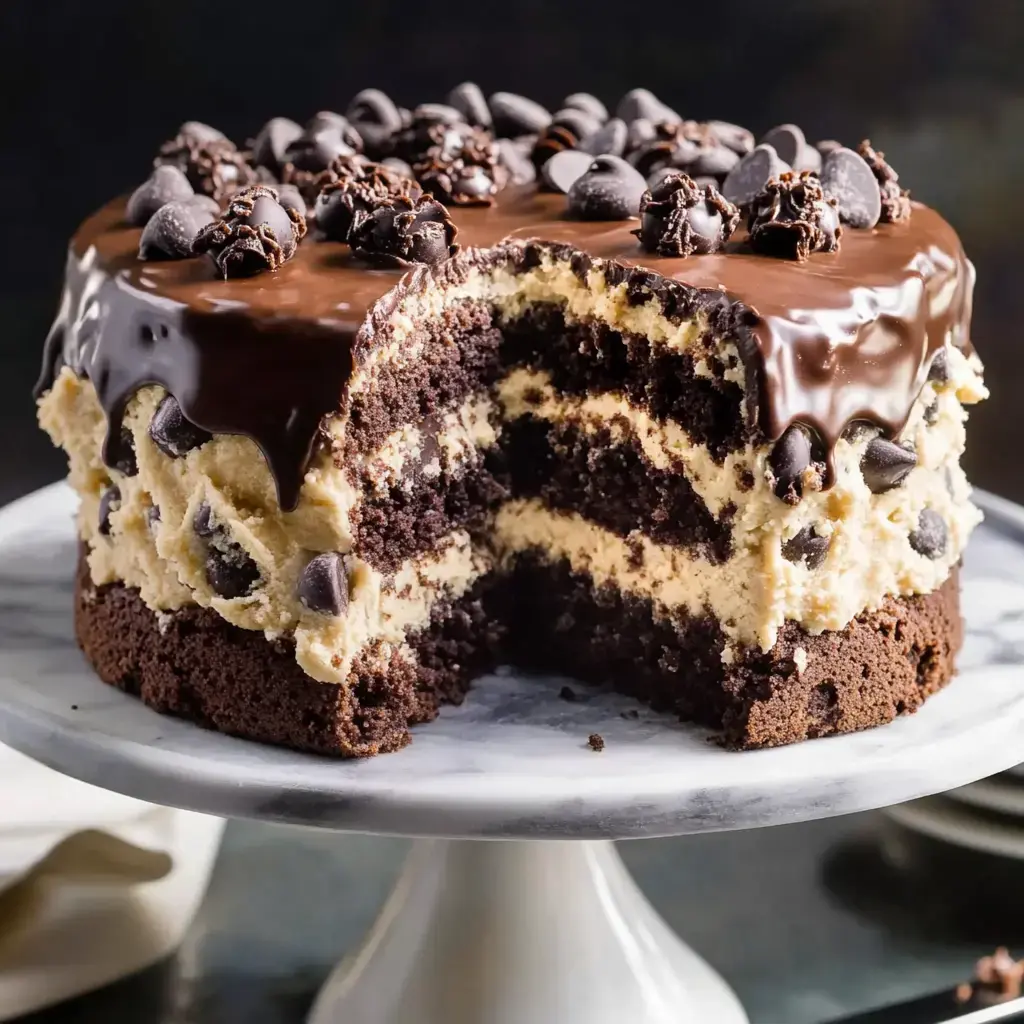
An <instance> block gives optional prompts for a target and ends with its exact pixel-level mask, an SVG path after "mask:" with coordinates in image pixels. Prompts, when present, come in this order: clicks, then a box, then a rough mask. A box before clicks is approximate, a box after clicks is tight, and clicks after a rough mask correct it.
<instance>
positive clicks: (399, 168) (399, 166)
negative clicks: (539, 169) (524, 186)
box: [381, 156, 532, 178]
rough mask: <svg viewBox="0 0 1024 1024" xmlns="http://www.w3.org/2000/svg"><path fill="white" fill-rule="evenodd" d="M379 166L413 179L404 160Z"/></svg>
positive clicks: (386, 161)
mask: <svg viewBox="0 0 1024 1024" xmlns="http://www.w3.org/2000/svg"><path fill="white" fill-rule="evenodd" d="M381 166H382V167H386V168H387V169H388V170H389V171H394V172H395V174H397V175H399V176H400V177H402V178H412V177H413V173H412V165H411V164H408V163H406V161H405V160H399V158H398V157H397V156H389V157H386V158H385V159H384V160H381ZM531 166H532V165H531Z"/></svg>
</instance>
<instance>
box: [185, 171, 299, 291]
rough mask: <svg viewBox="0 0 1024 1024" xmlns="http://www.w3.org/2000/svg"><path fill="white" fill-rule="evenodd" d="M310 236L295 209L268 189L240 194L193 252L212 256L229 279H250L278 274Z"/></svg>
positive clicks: (258, 187)
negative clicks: (269, 272)
mask: <svg viewBox="0 0 1024 1024" xmlns="http://www.w3.org/2000/svg"><path fill="white" fill-rule="evenodd" d="M305 234H306V219H305V217H303V215H302V214H301V213H300V212H299V211H298V210H296V209H295V207H293V206H282V205H281V203H280V202H279V197H278V193H277V191H276V190H275V189H272V188H270V186H268V185H253V186H251V187H249V188H246V189H243V190H242V191H241V192H238V193H237V194H236V195H235V196H234V198H233V199H232V200H231V202H230V203H229V204H228V208H227V211H226V212H225V214H224V215H223V216H222V217H221V219H220V220H218V221H215V222H214V223H212V224H208V225H207V226H206V227H205V228H203V229H202V230H201V231H200V232H199V233H198V234H197V235H196V237H195V241H194V242H193V243H192V250H193V252H195V253H196V254H197V255H199V254H201V253H208V254H209V255H210V256H211V257H212V258H213V261H214V263H215V264H216V265H217V269H218V270H219V271H220V272H221V274H222V275H223V276H224V277H225V278H228V277H248V276H250V275H252V274H257V273H259V272H260V271H261V270H277V269H278V268H279V267H280V266H281V265H282V264H283V263H285V262H286V261H287V260H290V259H291V258H292V257H293V256H294V255H295V250H296V248H297V247H298V244H299V241H300V240H301V239H302V238H303V236H304V235H305Z"/></svg>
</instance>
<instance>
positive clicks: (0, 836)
mask: <svg viewBox="0 0 1024 1024" xmlns="http://www.w3.org/2000/svg"><path fill="white" fill-rule="evenodd" d="M223 828H224V822H223V821H222V820H221V819H220V818H211V817H208V816H206V815H203V814H193V813H191V812H189V811H176V810H172V809H170V808H166V807H157V806H154V805H153V804H146V803H143V802H142V801H140V800H133V799H131V798H130V797H125V796H119V795H117V794H115V793H108V792H107V791H106V790H102V789H97V788H96V787H94V786H88V785H86V784H85V783H83V782H77V781H75V780H74V779H69V778H66V777H65V776H63V775H59V774H58V773H57V772H54V771H51V770H50V769H48V768H44V767H42V766H41V765H38V764H36V763H35V762H34V761H30V760H29V759H28V758H26V757H23V756H21V755H20V754H16V753H15V752H14V751H12V750H10V749H8V748H6V747H3V746H0V1021H4V1020H10V1019H11V1018H13V1017H19V1016H21V1015H22V1014H25V1013H29V1012H31V1011H33V1010H37V1009H41V1008H42V1007H44V1006H49V1005H50V1004H52V1003H56V1002H59V1001H61V1000H63V999H69V998H71V997H72V996H76V995H80V994H81V993H83V992H87V991H89V990H90V989H94V988H99V987H100V986H102V985H106V984H109V983H110V982H112V981H116V980H117V979H118V978H122V977H125V976H126V975H128V974H131V973H133V972H134V971H138V970H141V969H142V968H143V967H148V966H150V965H151V964H154V963H156V962H157V961H158V960H160V959H162V958H163V957H165V956H167V955H168V954H169V953H171V952H172V951H173V950H174V949H175V948H176V947H177V945H178V943H180V942H181V939H182V937H183V936H184V934H185V930H186V929H187V928H188V926H189V924H190V923H191V921H192V918H193V916H194V914H195V912H196V910H197V909H198V906H199V903H200V900H201V899H202V897H203V893H204V892H205V890H206V883H207V881H208V880H209V877H210V871H211V869H212V867H213V861H214V858H215V856H216V854H217V849H218V846H219V844H220V837H221V832H222V831H223Z"/></svg>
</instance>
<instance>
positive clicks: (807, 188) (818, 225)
mask: <svg viewBox="0 0 1024 1024" xmlns="http://www.w3.org/2000/svg"><path fill="white" fill-rule="evenodd" d="M747 230H748V232H749V233H750V244H751V246H752V247H753V249H754V250H755V251H756V252H760V253H764V254H765V255H766V256H778V257H781V258H783V259H794V260H800V261H803V260H806V259H808V258H809V257H810V254H811V253H812V252H835V251H836V250H837V249H838V248H839V239H840V237H841V236H842V231H843V229H842V225H841V224H840V223H839V211H838V210H837V209H836V201H835V199H833V198H832V197H831V196H827V195H826V194H825V192H824V190H823V189H822V187H821V182H820V181H818V179H817V178H816V177H815V176H814V175H813V174H811V173H810V172H809V171H802V172H800V173H799V174H798V173H797V172H796V171H786V172H785V173H784V174H781V175H780V176H779V177H778V178H772V179H771V181H769V182H768V184H767V185H765V187H764V188H763V189H762V190H761V192H759V193H758V195H757V196H756V197H755V198H754V200H753V202H752V203H751V206H750V215H749V217H748V218H747Z"/></svg>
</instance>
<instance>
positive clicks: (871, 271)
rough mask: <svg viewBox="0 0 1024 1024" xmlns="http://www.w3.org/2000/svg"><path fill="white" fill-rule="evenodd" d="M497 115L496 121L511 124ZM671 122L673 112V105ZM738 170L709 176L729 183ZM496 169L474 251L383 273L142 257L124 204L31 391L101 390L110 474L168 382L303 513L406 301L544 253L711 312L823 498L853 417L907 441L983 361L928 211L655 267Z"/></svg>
mask: <svg viewBox="0 0 1024 1024" xmlns="http://www.w3.org/2000/svg"><path fill="white" fill-rule="evenodd" d="M497 95H499V96H500V95H504V94H497ZM620 106H622V105H621V104H620ZM502 110H504V108H502ZM497 113H498V112H495V121H496V123H498V124H499V125H500V124H501V123H502V120H503V118H504V119H505V120H508V118H507V116H506V113H507V112H505V113H503V114H502V116H501V117H498V116H497ZM620 116H621V114H620ZM637 116H638V117H639V116H640V115H637ZM659 116H663V117H665V118H666V119H671V118H673V117H677V115H675V114H674V113H673V112H672V111H670V110H669V109H668V108H667V107H666V108H664V111H663V114H662V115H659ZM634 120H635V119H634ZM714 123H715V122H711V124H714ZM517 130H518V129H517ZM611 134H612V133H609V135H611ZM632 134H634V135H635V136H637V137H642V136H643V133H642V132H635V133H632ZM662 134H663V135H664V134H667V129H663V130H662ZM770 136H771V133H769V135H768V136H765V138H766V139H768V138H769V137H770ZM716 138H717V137H716V135H715V133H714V132H712V131H709V132H708V133H707V135H706V139H704V141H703V142H702V145H706V146H715V145H724V143H719V142H717V141H716ZM508 141H509V144H510V145H511V143H512V141H513V140H511V139H510V140H508ZM515 144H516V145H517V146H523V145H527V144H529V143H528V142H520V141H519V139H517V140H515ZM767 144H768V143H766V142H762V144H761V146H759V147H758V150H759V151H763V149H764V146H765V145H767ZM380 148H383V149H385V150H386V149H387V146H386V145H385V144H383V143H382V144H381V147H380ZM613 155H614V154H613ZM631 155H632V154H631V153H630V152H628V151H627V153H626V160H630V158H631ZM680 159H681V158H680ZM726 163H728V161H722V162H721V166H722V167H725V165H726ZM778 166H781V167H782V168H783V169H788V166H789V165H787V164H785V163H783V162H782V161H781V160H780V161H779V163H778ZM260 170H261V172H262V173H263V174H264V175H265V176H267V177H270V176H271V171H270V170H268V169H265V168H261V169H260ZM725 173H727V172H722V173H720V174H719V175H718V176H717V177H715V176H709V177H708V178H707V179H706V180H707V182H708V184H712V183H713V182H717V183H718V184H721V181H722V180H723V179H724V176H725ZM663 176H664V175H663V174H662V175H660V177H663ZM499 177H504V178H505V179H506V182H505V184H504V187H503V188H501V189H500V190H499V191H498V192H497V193H496V195H495V196H494V202H493V204H492V205H490V206H457V207H456V206H452V207H451V208H450V209H449V214H450V216H451V219H452V220H453V221H454V223H455V226H456V227H457V229H458V239H459V242H460V243H461V244H462V249H461V251H459V252H458V253H456V254H455V255H453V256H452V257H451V258H450V259H448V260H444V261H442V262H441V263H437V264H433V265H430V266H426V265H421V266H415V267H413V268H412V269H401V268H400V269H387V268H385V269H381V268H379V267H375V266H372V265H370V264H368V263H367V262H366V261H365V260H362V259H360V258H359V256H358V255H357V254H355V253H353V251H352V250H351V249H350V248H349V247H348V246H347V245H346V244H344V243H342V242H338V241H328V240H324V239H323V236H322V234H318V233H317V232H316V231H315V230H311V231H310V233H309V235H308V236H307V237H306V238H305V239H304V240H303V241H302V242H301V244H299V245H298V248H297V251H296V252H295V254H294V257H293V258H292V259H290V260H289V261H288V262H287V263H285V264H284V265H282V266H280V268H279V269H277V270H276V271H275V272H274V273H272V274H260V275H257V276H255V277H244V278H243V277H240V278H229V279H227V280H224V279H223V278H222V277H221V275H220V274H218V272H217V268H216V267H215V266H214V264H213V262H212V261H211V260H209V259H206V258H199V257H195V258H190V259H180V260H175V261H170V262H145V261H142V260H140V259H139V258H138V250H139V238H140V234H141V228H139V227H136V226H132V225H131V224H130V223H129V221H128V218H127V216H126V200H125V199H119V200H116V201H114V202H112V203H110V204H109V205H107V206H106V207H104V208H103V209H101V210H100V211H99V212H97V213H96V214H94V215H93V216H91V217H90V218H89V219H87V220H86V221H85V223H84V224H83V225H82V227H81V228H80V230H79V231H78V233H77V234H76V236H75V237H74V239H73V240H72V243H71V247H70V253H69V259H68V267H67V279H66V286H65V292H64V296H63V300H62V304H61V309H60V312H59V314H58V317H57V320H56V322H55V323H54V326H53V328H52V330H51V332H50V335H49V337H48V339H47V344H46V352H45V356H44V365H43V371H42V375H41V378H40V381H39V384H38V386H37V393H40V394H41V393H42V392H44V391H45V390H46V389H47V388H48V387H49V386H50V384H51V383H52V381H53V379H54V376H55V374H56V373H57V372H58V370H59V369H60V367H61V366H62V365H67V366H69V367H70V368H71V369H72V370H74V371H75V372H76V373H78V374H80V375H82V376H84V377H87V378H88V379H89V380H90V381H92V383H93V385H94V387H95V388H96V391H97V394H98V396H99V400H100V402H101V404H102V406H103V408H104V410H105V412H106V415H107V421H108V430H107V439H106V443H105V447H104V458H105V460H106V461H107V463H108V464H110V465H115V464H116V463H117V462H118V461H119V460H123V458H124V454H125V453H124V452H122V451H121V450H120V448H121V446H122V445H123V443H124V442H123V440H122V429H121V427H122V422H121V421H122V418H123V415H124V410H125V408H126V405H127V403H128V401H129V400H130V398H131V397H132V395H133V394H134V393H135V392H136V391H137V390H138V389H139V388H141V387H144V386H146V385H148V384H159V385H161V386H163V387H164V388H165V389H166V390H167V391H168V392H169V393H170V394H171V395H172V396H173V397H174V399H175V400H176V401H177V403H178V405H179V406H180V409H181V412H182V414H183V415H184V416H185V417H186V418H187V420H188V421H189V422H190V423H192V424H194V425H195V426H196V427H197V428H199V429H201V430H205V431H208V432H211V433H231V434H242V435H245V436H248V437H250V438H252V440H253V441H254V442H255V443H256V444H257V445H258V446H259V448H260V449H261V451H262V452H263V454H264V455H265V457H266V459H267V462H268V464H269V467H270V469H271V471H272V473H273V475H274V477H275V480H276V482H277V488H278V497H279V500H280V503H281V506H282V507H283V508H285V509H291V508H294V507H295V505H296V503H297V501H298V495H299V490H300V488H301V485H302V480H303V477H304V474H305V471H306V469H307V467H308V464H309V461H310V458H311V456H312V453H313V451H314V449H315V447H316V444H317V441H318V437H319V433H320V428H321V424H322V421H323V418H324V417H325V416H327V415H329V414H331V413H333V412H335V411H337V410H339V408H344V406H345V403H346V400H347V386H348V382H349V380H350V378H351V377H352V375H353V372H354V371H355V369H356V368H357V367H358V365H359V364H360V363H361V361H362V360H364V359H365V358H366V355H367V354H368V353H369V352H370V351H372V350H373V349H374V348H375V347H377V346H379V345H381V344H383V343H384V342H385V341H386V337H387V332H386V330H385V327H386V322H387V320H388V317H389V316H390V313H391V311H392V310H393V309H394V308H395V306H396V304H397V303H398V302H400V301H401V300H402V298H403V297H404V296H405V295H407V294H410V293H415V292H417V291H422V290H424V289H426V288H428V287H430V286H431V285H432V284H434V283H440V284H442V285H443V284H446V283H449V282H454V281H458V280H460V279H462V278H464V277H465V276H466V275H467V274H468V273H469V272H470V271H472V270H473V269H476V268H487V267H492V266H500V265H513V266H514V265H516V264H517V263H520V264H521V263H522V262H523V260H524V254H525V253H526V252H527V251H528V250H530V249H532V248H535V247H541V248H545V247H546V248H550V249H553V250H555V251H557V252H558V253H559V254H560V255H572V254H576V255H577V259H576V260H575V261H574V263H575V265H576V266H577V267H580V266H585V267H592V268H594V269H601V268H603V269H604V270H605V272H606V275H607V276H610V277H612V278H613V279H616V280H619V279H624V278H625V279H628V280H629V283H630V288H629V294H630V296H631V301H637V302H643V301H647V300H648V299H650V298H651V297H654V298H656V299H658V300H659V301H661V302H662V303H663V305H664V307H665V311H666V315H669V316H672V315H673V310H676V311H678V310H689V311H690V313H692V312H693V311H704V312H705V313H706V314H707V315H708V319H709V323H710V325H711V329H713V330H714V331H715V333H716V334H720V335H721V336H722V338H723V340H731V341H733V342H735V343H736V345H737V347H738V349H739V351H740V354H741V357H742V358H743V360H744V363H745V367H746V377H747V388H748V403H747V408H748V414H749V416H750V425H751V427H752V428H753V429H755V430H756V431H758V432H759V433H760V434H762V435H763V437H764V439H765V440H769V441H774V440H777V439H778V438H780V437H781V436H782V435H783V434H784V432H785V431H786V429H787V428H788V427H790V426H791V425H792V424H794V423H799V424H801V425H802V426H803V427H805V428H807V429H808V430H810V431H812V432H813V434H814V435H815V436H816V438H817V443H818V444H819V445H820V454H821V457H822V459H823V460H824V461H825V463H826V466H827V467H829V468H827V471H826V481H825V483H826V486H827V485H828V483H829V482H830V475H829V474H830V463H831V451H832V449H833V447H834V445H835V443H836V441H837V440H838V439H839V437H840V436H841V435H842V434H843V432H844V431H845V430H846V428H847V427H848V426H850V424H852V423H854V422H859V421H867V422H869V423H872V424H874V425H875V426H877V427H878V428H879V429H880V430H881V433H882V435H883V436H884V437H886V438H889V439H892V438H895V437H897V436H898V434H899V432H900V430H901V429H902V427H903V426H904V424H905V422H906V420H907V417H908V415H909V413H910V409H911V406H912V405H913V402H914V401H915V399H916V398H917V396H918V394H919V392H920V390H921V388H922V386H923V385H924V383H925V381H926V380H927V377H928V373H929V369H930V366H931V363H932V360H933V358H934V357H935V356H936V353H938V352H940V350H941V349H942V347H943V345H944V343H945V342H946V341H947V340H948V341H950V342H951V343H952V344H954V345H957V346H959V347H961V348H962V349H964V350H966V351H970V341H969V339H968V333H967V325H968V324H969V321H970V303H971V292H972V286H973V276H974V274H973V268H972V266H971V264H970V263H969V261H968V260H967V258H966V257H965V255H964V253H963V250H962V248H961V246H960V242H959V240H958V238H957V236H956V233H955V232H954V231H953V229H952V228H951V227H950V226H949V225H948V224H947V223H946V222H945V221H944V220H943V219H942V218H941V217H940V216H939V215H938V214H937V213H935V212H934V211H933V210H930V209H928V208H927V207H925V206H922V205H921V204H918V203H913V204H911V213H912V215H911V216H910V217H909V218H907V219H901V220H899V221H897V222H883V223H879V224H878V225H877V226H876V227H873V228H870V229H855V228H852V227H851V228H849V229H848V230H847V231H846V232H845V233H844V234H843V238H842V245H841V246H840V248H839V249H838V251H835V252H815V253H812V254H811V256H810V258H809V259H807V260H805V261H802V262H797V261H795V260H784V259H776V258H772V257H767V256H763V255H759V254H757V253H756V252H755V251H754V250H753V249H752V247H751V245H750V242H749V236H748V235H747V233H746V232H745V231H744V230H743V229H742V228H741V229H738V230H737V231H736V232H734V233H733V234H732V236H731V237H730V238H729V240H728V241H727V242H726V243H725V244H723V245H722V246H721V248H720V249H719V250H718V251H716V252H713V253H709V254H699V253H692V254H688V255H685V256H678V257H676V256H660V255H657V254H652V253H648V252H645V251H643V249H642V248H641V247H640V245H639V243H638V241H637V238H636V237H635V235H634V231H635V229H636V228H637V226H638V223H639V222H638V220H637V219H636V217H631V218H629V219H625V220H616V221H608V220H601V221H587V220H581V219H579V218H577V217H572V216H571V215H570V214H569V213H568V211H567V199H566V196H565V195H564V194H560V193H551V192H543V191H539V190H538V189H537V187H536V185H534V184H528V185H516V184H512V183H511V182H512V178H511V175H499ZM701 180H705V179H701ZM638 214H639V210H637V215H638ZM314 227H315V226H314ZM712 314H713V315H712ZM242 368H244V371H243V369H242ZM240 374H242V375H243V376H242V377H240Z"/></svg>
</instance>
